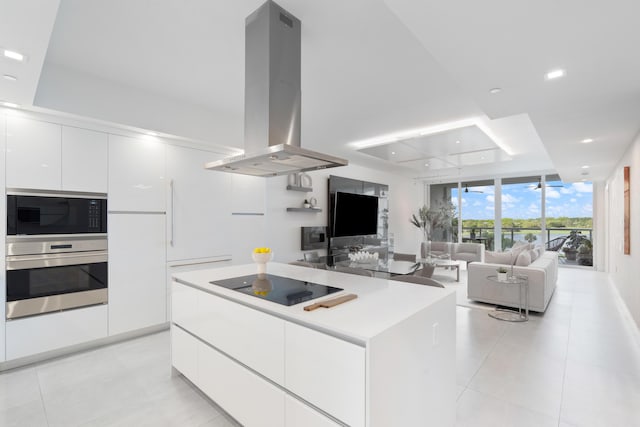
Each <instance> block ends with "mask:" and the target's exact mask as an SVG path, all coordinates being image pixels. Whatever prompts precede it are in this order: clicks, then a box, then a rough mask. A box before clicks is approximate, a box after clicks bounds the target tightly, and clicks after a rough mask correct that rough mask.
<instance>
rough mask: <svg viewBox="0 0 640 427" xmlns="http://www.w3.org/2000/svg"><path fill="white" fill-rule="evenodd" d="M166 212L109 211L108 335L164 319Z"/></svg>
mask: <svg viewBox="0 0 640 427" xmlns="http://www.w3.org/2000/svg"><path fill="white" fill-rule="evenodd" d="M165 271H166V249H165V215H164V213H155V214H137V213H136V214H134V213H110V214H109V335H116V334H120V333H124V332H129V331H134V330H136V329H142V328H146V327H149V326H155V325H161V324H163V323H165V322H166V321H167V288H166V282H165V281H166V277H165Z"/></svg>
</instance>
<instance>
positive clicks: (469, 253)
mask: <svg viewBox="0 0 640 427" xmlns="http://www.w3.org/2000/svg"><path fill="white" fill-rule="evenodd" d="M428 253H431V256H435V257H443V256H450V257H451V259H452V260H455V261H466V262H467V263H469V262H484V245H483V244H482V243H449V242H430V243H427V242H422V245H421V246H420V256H421V258H427V254H428Z"/></svg>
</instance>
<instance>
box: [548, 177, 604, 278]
mask: <svg viewBox="0 0 640 427" xmlns="http://www.w3.org/2000/svg"><path fill="white" fill-rule="evenodd" d="M545 194H546V197H545V202H546V203H545V205H546V212H545V214H546V233H547V242H548V243H547V248H549V249H552V250H557V251H558V254H559V257H560V262H561V263H563V264H567V265H585V266H591V265H593V184H592V183H591V182H587V181H585V182H575V183H570V184H564V183H563V182H562V181H560V179H559V177H558V176H557V175H550V176H547V177H545Z"/></svg>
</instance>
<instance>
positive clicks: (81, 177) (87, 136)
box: [62, 126, 109, 193]
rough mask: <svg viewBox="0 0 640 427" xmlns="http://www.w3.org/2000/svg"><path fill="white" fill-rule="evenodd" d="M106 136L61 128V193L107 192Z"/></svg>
mask: <svg viewBox="0 0 640 427" xmlns="http://www.w3.org/2000/svg"><path fill="white" fill-rule="evenodd" d="M108 151H109V150H108V143H107V134H106V133H102V132H94V131H90V130H86V129H80V128H73V127H68V126H63V127H62V189H63V190H69V191H86V192H91V193H106V192H107V165H108V162H107V159H108Z"/></svg>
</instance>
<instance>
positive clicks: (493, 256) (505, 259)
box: [484, 251, 512, 265]
mask: <svg viewBox="0 0 640 427" xmlns="http://www.w3.org/2000/svg"><path fill="white" fill-rule="evenodd" d="M511 257H512V255H511V253H510V252H493V251H485V252H484V262H486V263H489V264H505V265H509V264H511V261H512V259H511Z"/></svg>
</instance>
